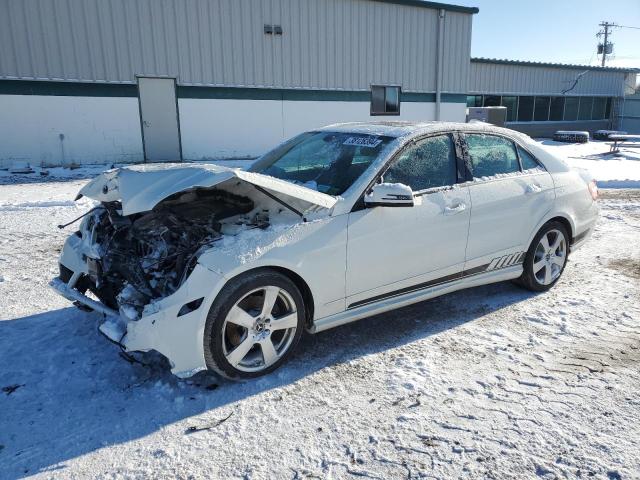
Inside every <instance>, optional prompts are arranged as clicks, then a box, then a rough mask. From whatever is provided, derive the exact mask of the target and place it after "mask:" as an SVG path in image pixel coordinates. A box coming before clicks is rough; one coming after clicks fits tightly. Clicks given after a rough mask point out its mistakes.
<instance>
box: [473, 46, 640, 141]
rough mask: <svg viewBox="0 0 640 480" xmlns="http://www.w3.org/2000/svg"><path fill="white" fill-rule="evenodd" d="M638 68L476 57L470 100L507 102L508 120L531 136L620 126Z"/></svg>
mask: <svg viewBox="0 0 640 480" xmlns="http://www.w3.org/2000/svg"><path fill="white" fill-rule="evenodd" d="M637 72H638V70H637V69H622V68H606V67H605V68H603V67H586V66H584V65H562V64H554V63H537V62H520V61H513V60H495V59H488V58H472V59H471V71H470V83H469V96H468V97H467V106H469V107H482V106H505V107H507V119H506V120H507V124H506V126H507V127H509V128H512V129H514V130H519V131H521V132H524V133H527V134H529V135H531V136H534V137H535V136H549V135H551V134H553V132H554V131H556V130H587V131H590V132H593V131H595V130H599V129H610V128H615V127H617V126H618V123H619V122H618V121H617V117H618V115H619V113H620V111H621V109H622V104H623V96H624V95H625V94H630V93H633V91H634V87H635V80H636V73H637Z"/></svg>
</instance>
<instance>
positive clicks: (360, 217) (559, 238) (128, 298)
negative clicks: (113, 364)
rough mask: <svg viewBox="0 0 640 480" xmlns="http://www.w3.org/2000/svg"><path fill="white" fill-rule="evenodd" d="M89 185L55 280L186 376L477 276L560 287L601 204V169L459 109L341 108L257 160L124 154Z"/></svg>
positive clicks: (277, 355) (251, 361)
mask: <svg viewBox="0 0 640 480" xmlns="http://www.w3.org/2000/svg"><path fill="white" fill-rule="evenodd" d="M82 196H84V197H88V198H90V199H93V200H95V201H97V202H99V204H98V205H97V206H96V207H95V208H94V209H92V210H91V211H90V212H88V214H87V215H86V216H85V217H84V219H83V220H82V223H81V225H80V228H79V230H78V231H77V232H76V233H74V234H73V235H71V236H70V237H69V238H68V239H67V241H66V243H65V245H64V248H63V251H62V254H61V257H60V276H59V277H58V278H56V279H54V280H52V282H51V285H52V286H53V287H54V288H55V289H56V290H57V291H58V292H59V293H60V294H62V295H63V296H65V297H66V298H68V299H69V300H72V301H74V302H75V303H76V304H77V305H78V306H80V307H82V308H88V309H92V310H96V311H98V312H101V313H103V314H104V315H105V318H106V320H105V322H104V324H103V325H102V326H101V331H102V332H103V333H104V334H105V335H106V336H107V337H109V338H110V339H111V340H113V341H114V342H116V343H118V344H120V345H121V347H122V348H123V349H125V350H127V351H148V350H156V351H158V352H160V353H161V354H162V355H164V356H165V357H167V358H168V360H169V362H170V364H171V370H172V372H173V373H175V374H176V375H178V376H182V377H185V376H190V375H192V374H194V373H195V372H198V371H200V370H204V369H209V370H213V371H216V372H218V373H220V374H222V375H224V376H226V377H229V378H234V379H240V378H252V377H256V376H259V375H263V374H266V373H268V372H271V371H273V370H274V369H276V368H277V367H279V366H280V365H281V364H282V363H283V362H284V361H286V359H287V358H288V357H289V356H290V355H291V353H292V351H293V349H294V348H295V346H296V344H297V343H298V341H299V339H300V336H301V335H302V333H303V331H304V330H308V331H310V332H319V331H322V330H326V329H328V328H332V327H335V326H338V325H342V324H345V323H348V322H352V321H355V320H358V319H361V318H365V317H368V316H371V315H375V314H378V313H382V312H385V311H389V310H392V309H396V308H399V307H402V306H405V305H409V304H412V303H415V302H419V301H422V300H426V299H429V298H433V297H436V296H439V295H442V294H445V293H448V292H452V291H455V290H459V289H462V288H467V287H472V286H477V285H482V284H487V283H492V282H499V281H504V280H515V281H517V282H518V283H519V284H521V285H523V286H524V287H526V288H528V289H531V290H535V291H544V290H547V289H549V288H551V287H552V286H553V285H554V284H555V283H556V282H557V281H558V279H559V278H560V276H561V275H562V272H563V270H564V267H565V265H566V261H567V256H568V255H569V253H570V251H571V250H574V249H576V248H578V247H579V246H580V245H581V244H582V243H584V242H585V241H586V239H587V238H588V237H589V235H590V234H591V232H592V230H593V227H594V225H595V222H596V219H597V216H598V207H597V205H596V202H595V200H596V198H597V187H596V185H595V182H593V181H592V180H591V178H590V177H589V176H588V175H587V174H586V173H583V172H579V171H576V170H573V169H571V168H569V167H568V166H567V165H566V164H565V163H564V162H563V161H562V160H560V159H558V158H557V157H555V156H554V155H553V154H551V153H549V152H548V151H546V150H544V149H542V148H541V147H539V146H538V145H537V144H536V143H534V142H533V141H531V140H530V139H529V138H528V137H526V136H524V135H521V134H518V133H517V132H514V131H511V130H507V129H501V128H497V127H492V126H489V125H482V124H455V123H441V122H432V123H422V124H413V123H403V122H381V123H350V124H339V125H331V126H328V127H324V128H322V129H318V130H315V131H311V132H306V133H303V134H301V135H298V136H296V137H294V138H293V139H291V140H289V141H287V142H285V143H283V144H282V145H280V146H278V147H276V148H275V149H274V150H273V151H271V152H269V153H267V154H265V155H264V156H263V157H261V158H260V159H258V160H257V161H256V162H255V163H254V164H253V165H252V167H251V168H250V170H249V171H246V172H245V171H241V170H235V169H230V168H224V167H220V166H216V165H206V164H173V165H159V166H134V167H127V168H122V169H118V170H111V171H108V172H105V173H104V174H102V175H100V176H99V177H97V178H96V179H94V180H93V181H91V182H90V183H88V184H87V185H86V186H85V187H84V188H82V190H81V191H80V194H79V196H78V198H80V197H82Z"/></svg>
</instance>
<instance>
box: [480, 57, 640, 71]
mask: <svg viewBox="0 0 640 480" xmlns="http://www.w3.org/2000/svg"><path fill="white" fill-rule="evenodd" d="M471 62H472V63H495V64H499V65H524V66H527V67H550V68H573V69H580V70H585V69H587V70H595V71H598V72H629V73H640V68H631V67H629V68H625V67H599V66H597V65H576V64H570V63H552V62H533V61H527V60H507V59H502V58H486V57H471Z"/></svg>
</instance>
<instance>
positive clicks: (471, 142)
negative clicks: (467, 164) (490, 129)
mask: <svg viewBox="0 0 640 480" xmlns="http://www.w3.org/2000/svg"><path fill="white" fill-rule="evenodd" d="M466 139H467V145H468V147H469V156H470V157H471V168H472V170H473V171H472V173H473V178H482V177H491V176H493V175H498V174H501V173H514V172H518V171H520V165H519V163H518V154H517V153H516V146H515V145H514V143H513V142H512V141H511V140H507V139H506V138H503V137H497V136H494V135H483V134H469V135H467V136H466Z"/></svg>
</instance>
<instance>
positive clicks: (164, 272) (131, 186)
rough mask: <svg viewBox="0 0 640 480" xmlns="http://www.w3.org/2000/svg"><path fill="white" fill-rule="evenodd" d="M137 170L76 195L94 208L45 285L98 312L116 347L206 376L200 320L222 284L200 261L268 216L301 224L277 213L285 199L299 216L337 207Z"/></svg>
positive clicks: (237, 181)
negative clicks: (156, 355) (89, 200)
mask: <svg viewBox="0 0 640 480" xmlns="http://www.w3.org/2000/svg"><path fill="white" fill-rule="evenodd" d="M144 168H146V167H141V169H140V170H136V169H135V168H129V169H121V170H118V171H110V172H106V173H104V174H102V175H101V176H100V177H98V178H97V179H95V180H93V181H92V182H90V183H89V184H88V185H87V186H85V187H84V188H83V189H82V190H81V192H80V193H81V195H84V196H87V197H90V198H92V199H94V200H96V201H98V202H99V204H98V206H97V207H95V208H94V209H93V210H92V211H90V212H89V214H88V215H86V216H85V218H84V219H83V220H82V222H81V224H80V228H79V230H78V231H77V232H75V233H74V234H73V235H71V236H70V237H69V238H68V239H67V241H66V242H65V245H64V247H63V250H62V254H61V257H60V262H59V263H60V275H59V277H57V278H55V279H53V280H52V281H51V283H50V284H51V286H52V287H53V288H54V289H55V290H56V291H58V293H60V294H61V295H62V296H64V297H65V298H67V299H69V300H71V301H72V302H74V304H75V305H77V306H78V307H80V308H83V309H85V310H93V311H97V312H100V313H102V314H103V315H104V316H105V322H103V323H102V325H101V326H100V330H101V332H102V333H103V334H105V335H106V336H107V337H108V338H109V339H111V340H112V341H114V342H116V343H118V344H120V345H121V347H122V348H123V349H125V350H126V351H136V350H139V351H148V350H156V351H158V352H160V353H161V354H163V355H164V356H165V357H167V358H168V359H169V362H170V363H171V365H172V371H173V373H175V374H177V375H179V376H188V375H191V374H192V373H194V372H195V371H197V370H200V369H203V368H205V362H204V353H203V347H202V341H203V340H202V338H203V331H204V324H205V320H206V313H207V311H208V308H209V306H210V305H211V303H212V302H213V299H214V298H215V296H216V295H217V293H218V291H219V290H220V289H221V288H222V286H223V285H224V283H225V281H226V279H225V278H224V276H223V273H222V272H221V271H218V270H216V269H215V268H212V267H211V266H203V265H200V264H199V263H198V259H199V258H200V257H201V256H202V255H203V254H204V253H205V252H211V251H212V250H219V249H220V246H219V245H218V244H219V243H222V244H224V243H225V241H226V242H227V244H228V243H231V244H233V243H235V242H234V239H235V237H237V236H238V235H240V234H241V233H243V232H247V234H249V233H251V232H248V231H249V230H259V229H263V230H266V229H269V227H270V225H271V218H270V217H272V216H273V215H276V216H278V217H279V222H282V218H280V217H283V216H284V217H285V218H287V219H288V220H286V221H285V223H297V222H299V221H301V219H300V218H299V217H295V215H293V218H291V217H292V213H291V211H286V209H284V210H283V208H282V206H281V204H282V203H286V202H285V201H284V200H283V198H284V199H286V201H287V202H291V204H293V205H295V207H294V208H292V209H290V210H298V209H299V210H300V211H305V212H313V211H317V210H319V209H325V210H326V209H327V208H328V207H329V206H330V205H332V203H331V202H330V201H329V200H331V201H335V200H333V198H332V197H328V196H326V198H324V197H319V196H318V195H317V192H311V193H308V192H306V191H305V190H301V189H303V187H299V186H295V185H291V184H288V183H282V182H280V181H277V180H275V179H270V177H264V176H261V175H256V174H249V173H247V172H237V171H233V170H230V169H225V168H222V167H216V166H198V167H185V166H180V167H177V168H168V169H167V170H166V171H163V170H155V171H154V170H152V171H146V170H145V169H144ZM242 176H245V177H246V178H242ZM239 177H240V178H239ZM261 192H266V193H261ZM274 197H276V200H277V201H274ZM253 233H256V232H253ZM260 235H261V236H262V235H264V233H262V232H261V234H260ZM225 239H226V240H225ZM227 247H228V245H227Z"/></svg>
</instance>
